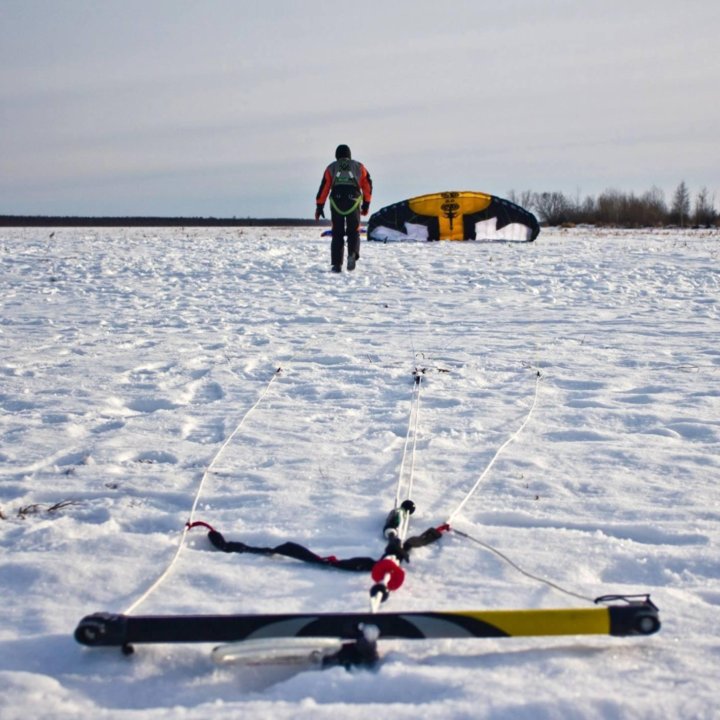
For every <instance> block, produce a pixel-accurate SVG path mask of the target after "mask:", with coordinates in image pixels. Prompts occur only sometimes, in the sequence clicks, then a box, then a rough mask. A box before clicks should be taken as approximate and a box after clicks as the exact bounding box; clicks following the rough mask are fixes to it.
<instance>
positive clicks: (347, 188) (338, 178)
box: [315, 145, 372, 272]
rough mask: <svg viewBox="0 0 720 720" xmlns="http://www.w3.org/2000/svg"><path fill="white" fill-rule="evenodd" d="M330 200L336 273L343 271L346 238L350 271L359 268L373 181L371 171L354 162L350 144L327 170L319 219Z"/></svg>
mask: <svg viewBox="0 0 720 720" xmlns="http://www.w3.org/2000/svg"><path fill="white" fill-rule="evenodd" d="M328 196H329V197H330V211H331V212H330V214H331V217H332V242H331V243H330V260H331V263H332V269H333V272H341V271H342V263H343V254H344V251H345V236H347V246H348V258H347V269H348V270H354V269H355V261H356V260H357V259H358V258H359V257H360V214H361V213H362V214H363V215H367V214H368V210H369V209H370V201H371V200H372V179H371V177H370V173H369V172H368V171H367V168H366V167H365V166H364V165H363V164H362V163H361V162H359V161H357V160H353V159H352V157H351V155H350V148H349V147H348V146H347V145H338V147H337V150H335V162H331V163H330V164H329V165H328V166H327V168H326V169H325V173H324V174H323V179H322V182H321V183H320V189H319V190H318V194H317V198H316V199H315V202H316V208H315V219H316V220H319V219H320V218H321V217H325V201H326V200H327V199H328Z"/></svg>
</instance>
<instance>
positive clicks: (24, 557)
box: [0, 228, 720, 720]
mask: <svg viewBox="0 0 720 720" xmlns="http://www.w3.org/2000/svg"><path fill="white" fill-rule="evenodd" d="M719 251H720V233H717V232H714V233H712V232H709V231H685V232H681V231H676V230H675V231H635V232H629V231H610V230H606V231H599V230H592V229H582V228H578V229H576V230H572V231H545V232H543V233H542V234H541V235H540V237H539V239H538V240H537V241H536V242H535V243H533V244H519V243H517V244H516V243H508V244H504V243H480V242H477V243H450V242H447V243H406V244H402V243H395V244H387V245H383V244H380V243H371V242H364V243H363V246H362V257H361V260H360V262H359V264H358V269H357V270H356V271H355V273H353V274H349V273H343V274H342V275H340V276H337V275H334V274H332V273H330V272H328V270H329V241H328V240H327V239H326V238H320V236H319V232H318V231H317V230H316V229H280V230H278V229H274V228H266V229H252V230H238V229H223V228H220V229H217V228H214V229H187V230H183V229H149V228H133V229H112V230H108V229H57V230H55V231H54V232H53V231H52V230H51V229H47V228H33V229H9V230H8V229H1V230H0V252H1V253H2V256H1V258H0V260H1V266H0V286H1V287H2V317H1V318H0V347H1V348H2V353H1V355H0V413H1V414H0V443H1V444H0V513H1V514H2V515H1V517H0V593H1V594H2V614H1V615H0V718H2V720H14V719H15V718H18V719H19V718H28V717H32V718H35V719H37V718H83V719H84V718H88V719H89V718H92V719H93V720H96V719H97V718H109V717H111V718H143V719H145V718H147V719H151V720H156V719H159V718H202V719H203V720H213V719H214V718H229V717H233V718H236V717H269V718H330V717H333V718H335V717H338V718H339V717H342V718H349V719H351V720H352V719H353V718H361V717H362V718H366V717H385V716H391V717H393V718H419V717H429V716H431V714H432V715H435V714H438V715H439V716H441V717H444V718H502V719H503V720H510V719H511V718H512V719H513V720H515V719H516V718H527V719H528V720H530V719H532V720H537V719H538V718H673V719H676V718H706V719H709V718H714V717H718V714H717V713H718V711H717V707H720V683H719V682H718V677H720V637H719V636H718V633H719V630H720V610H719V606H720V580H719V578H720V553H719V552H718V540H719V539H720V529H719V524H718V521H719V520H720V489H719V488H718V478H719V476H720V473H719V470H720V345H719V344H718V329H719V328H718V316H719V314H720V313H719V310H718V301H719V300H720V269H719V267H720V265H719ZM416 367H418V368H421V369H424V370H425V375H424V382H423V384H422V389H421V402H420V415H419V425H418V429H419V434H418V443H417V449H416V454H415V491H414V493H413V497H414V500H415V502H416V504H417V506H418V511H417V513H416V515H415V516H414V519H413V527H414V528H415V529H416V530H418V531H419V530H424V529H425V528H426V527H428V526H430V525H437V524H439V523H441V522H442V521H443V520H445V519H446V518H447V517H448V515H449V514H450V513H451V512H452V511H453V510H454V508H455V507H456V506H457V505H458V503H459V502H460V501H461V500H462V498H463V497H464V496H465V494H466V493H467V491H468V490H469V489H470V487H471V486H472V485H473V483H474V482H475V481H476V480H477V479H478V478H479V476H480V475H481V473H482V472H483V471H484V469H485V468H486V467H487V465H488V463H489V462H490V460H491V458H492V456H493V455H494V453H495V452H496V451H497V449H498V448H499V447H500V446H501V445H502V444H503V443H504V442H505V441H506V440H507V439H508V438H509V437H510V436H512V434H513V433H515V432H516V431H517V430H518V428H519V427H520V425H521V423H522V422H523V420H524V419H525V418H526V417H527V415H528V412H529V410H530V408H531V405H532V402H533V398H534V393H535V386H536V373H537V371H538V370H540V372H541V373H542V380H541V382H540V383H539V384H538V395H537V404H536V406H535V410H534V412H533V414H532V417H531V419H530V422H529V423H528V424H527V426H526V427H525V429H524V430H523V431H522V433H521V434H520V435H519V436H518V438H517V439H516V440H515V441H514V442H513V443H512V444H511V445H509V446H508V447H507V449H506V450H505V451H504V453H503V454H502V455H501V456H500V457H499V459H498V461H497V462H496V463H495V465H494V466H493V467H492V469H491V470H490V472H489V473H488V474H487V476H486V477H485V478H484V479H483V481H482V483H481V484H480V486H479V488H478V490H477V493H476V494H475V495H474V496H473V497H472V499H471V500H470V501H469V502H468V504H467V505H466V506H465V507H464V509H463V511H462V512H461V513H460V514H459V515H458V516H457V517H456V518H455V525H456V527H457V528H458V529H459V530H463V531H464V532H467V533H470V534H471V535H473V536H474V537H476V538H478V539H481V540H482V541H483V542H486V543H490V544H492V545H493V546H494V547H496V548H497V549H498V550H501V551H502V552H503V553H505V554H507V555H508V556H509V557H510V558H511V559H512V560H513V561H514V562H516V563H518V564H519V565H521V566H522V567H523V568H525V569H526V570H528V571H529V572H532V573H534V574H536V575H540V576H542V577H544V578H547V579H548V580H552V581H553V582H556V583H558V584H560V585H561V586H563V587H564V588H567V589H569V590H572V591H573V592H576V593H579V594H581V595H584V596H590V597H595V596H597V595H602V594H606V593H634V592H650V593H651V594H652V598H653V600H654V601H655V602H656V603H657V605H658V606H659V607H660V610H661V618H662V621H663V628H662V630H661V631H660V633H658V634H657V635H654V636H651V637H645V638H630V639H628V638H611V637H603V636H593V637H587V636H584V637H565V638H559V639H558V638H555V639H552V638H534V639H523V638H513V639H502V640H496V639H491V640H474V641H472V640H471V641H468V640H447V641H434V642H404V643H403V642H387V643H384V644H383V645H382V648H381V651H382V654H383V662H382V664H381V666H380V667H379V668H378V669H377V670H375V671H363V670H357V671H352V672H347V671H345V670H343V669H340V668H336V669H333V670H328V671H325V672H317V671H304V672H298V671H295V670H288V669H279V668H263V669H253V670H251V669H243V668H239V667H217V666H215V665H213V663H212V662H211V660H210V656H209V650H210V647H208V646H205V645H180V646H167V645H160V646H140V647H139V648H138V650H137V652H136V654H135V655H134V656H132V657H125V656H123V655H122V654H121V653H120V652H119V651H117V650H114V649H87V648H84V647H81V646H80V645H78V644H76V643H75V641H74V640H73V637H72V633H73V630H74V628H75V626H76V624H77V622H78V621H79V620H80V619H81V618H82V617H83V616H85V615H87V614H89V613H91V612H94V611H97V610H108V611H117V612H121V611H124V610H126V609H128V608H130V607H132V606H133V604H135V603H136V602H137V601H138V599H140V598H141V597H142V595H143V593H144V592H145V591H146V590H147V589H148V587H150V585H151V583H152V582H153V581H154V580H155V579H156V578H157V577H158V575H159V574H160V573H161V572H162V571H163V570H165V569H166V568H167V567H168V564H169V563H170V562H171V560H172V558H173V556H174V554H175V552H176V549H177V547H178V543H179V541H180V538H181V534H182V528H183V525H184V523H185V521H186V520H187V519H188V517H189V514H190V511H191V508H192V505H193V502H194V501H195V499H196V497H197V493H198V490H200V496H199V498H198V504H197V508H196V511H195V515H194V517H195V519H199V520H205V521H207V522H209V523H212V524H213V525H214V526H216V527H217V528H218V529H219V530H221V531H222V532H224V533H225V535H226V536H227V537H228V538H230V539H237V540H243V541H245V542H249V543H258V544H266V545H274V544H278V543H280V542H282V541H284V540H295V541H297V542H301V543H304V544H307V545H309V546H310V547H311V548H312V549H314V550H315V551H316V552H319V553H320V554H335V555H338V556H349V555H379V554H380V553H381V551H382V548H383V546H384V543H383V540H382V538H381V537H380V528H381V525H382V522H383V519H384V517H385V514H386V513H387V511H388V510H389V509H390V508H391V506H392V502H393V499H394V496H395V487H396V483H397V481H398V472H399V467H400V462H401V459H402V453H403V446H404V442H405V436H406V433H407V429H408V413H409V410H410V401H411V398H412V371H413V370H414V369H415V368H416ZM277 368H281V372H280V373H279V374H277V375H275V371H276V370H277ZM258 400H260V402H259V403H258V404H257V407H256V408H255V409H254V410H253V411H252V412H251V413H250V414H249V415H247V418H246V420H245V422H244V423H243V424H242V426H241V427H240V428H239V430H238V431H237V433H236V434H235V436H234V437H233V439H232V441H231V442H230V443H229V444H228V445H227V447H226V448H225V449H224V450H223V452H222V453H221V454H220V455H219V456H217V454H218V451H219V450H220V448H221V446H222V443H223V442H224V440H225V439H226V438H228V437H229V436H230V434H231V433H232V432H233V431H234V430H237V429H238V425H239V423H240V422H241V420H242V419H243V418H244V417H245V416H246V413H248V411H249V410H250V409H251V408H252V407H253V405H254V404H255V403H256V402H258ZM213 459H216V461H215V464H214V465H213V468H212V472H210V473H208V474H206V476H205V477H206V480H205V482H204V484H203V485H202V487H201V486H200V482H201V479H202V478H203V476H204V474H205V470H206V469H207V468H208V465H209V464H210V463H211V462H212V461H213ZM369 585H370V582H369V578H368V577H366V576H365V575H364V574H359V575H356V574H344V573H340V572H337V571H331V570H324V569H315V568H312V567H309V566H305V565H301V564H299V563H296V562H294V561H292V560H285V559H278V558H273V559H268V558H263V557H252V556H239V555H226V554H223V553H218V552H215V551H213V550H212V548H211V547H210V545H209V543H208V542H207V539H206V536H205V533H204V532H202V531H199V530H198V531H193V532H191V533H189V534H188V535H187V540H186V542H185V544H184V545H183V547H182V551H181V552H180V554H179V556H178V559H177V562H176V563H175V565H174V566H173V567H172V569H171V572H170V574H169V576H168V577H167V578H166V579H165V580H164V581H163V582H162V583H161V584H160V585H159V587H158V588H157V589H156V590H155V591H154V592H152V593H151V594H150V596H149V597H148V598H147V599H146V600H144V601H143V602H142V603H141V604H140V606H139V607H138V608H137V609H136V610H135V612H142V613H143V614H150V613H163V614H164V613H186V612H193V613H218V612H256V611H269V612H273V611H274V612H279V611H308V612H313V611H335V610H358V611H365V610H366V609H367V607H368V601H367V591H368V589H369ZM586 605H587V603H584V602H583V601H582V600H579V599H577V598H573V597H570V596H567V595H564V594H562V593H560V592H557V591H555V590H552V589H551V588H549V587H548V586H547V585H544V584H542V583H539V582H535V581H532V580H530V579H529V578H527V577H525V576H523V575H521V574H520V573H518V572H517V571H516V570H515V569H513V567H511V566H510V565H508V564H507V563H505V562H503V561H502V560H501V559H499V558H498V557H497V556H496V555H494V554H492V553H491V552H488V551H487V550H484V549H483V548H482V547H480V546H479V545H477V544H475V543H472V542H469V541H468V540H466V539H465V538H463V537H461V536H459V535H456V534H455V535H454V534H452V533H450V534H449V535H447V536H446V537H445V538H444V539H443V540H442V541H441V542H440V543H437V544H435V545H433V546H431V547H428V548H425V549H422V550H418V551H416V553H415V555H414V558H413V562H412V563H411V564H410V566H409V567H408V578H407V580H406V583H405V585H404V586H403V587H402V588H401V589H400V590H399V591H398V592H397V593H395V594H394V595H393V596H392V597H391V599H390V600H389V601H388V603H387V609H388V610H391V609H392V610H407V609H415V610H427V609H494V608H538V607H573V606H582V607H585V606H586Z"/></svg>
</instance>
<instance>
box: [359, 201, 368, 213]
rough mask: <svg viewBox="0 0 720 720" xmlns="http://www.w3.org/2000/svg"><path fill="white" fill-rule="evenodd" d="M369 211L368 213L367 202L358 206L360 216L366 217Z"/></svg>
mask: <svg viewBox="0 0 720 720" xmlns="http://www.w3.org/2000/svg"><path fill="white" fill-rule="evenodd" d="M369 211H370V203H369V202H364V203H363V204H362V205H361V206H360V213H361V214H362V215H367V214H368V212H369Z"/></svg>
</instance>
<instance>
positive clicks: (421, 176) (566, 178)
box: [0, 0, 720, 217]
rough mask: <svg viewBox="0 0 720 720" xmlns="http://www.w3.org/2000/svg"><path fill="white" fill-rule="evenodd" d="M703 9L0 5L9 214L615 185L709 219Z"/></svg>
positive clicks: (710, 48) (716, 66)
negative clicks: (342, 151)
mask: <svg viewBox="0 0 720 720" xmlns="http://www.w3.org/2000/svg"><path fill="white" fill-rule="evenodd" d="M719 37H720V3H718V2H716V1H715V0H683V2H678V1H677V0H604V1H597V2H595V1H594V0H593V1H592V2H590V1H587V0H567V1H565V0H546V1H544V0H502V2H498V0H493V2H488V1H486V0H445V2H440V1H438V0H382V1H380V0H363V2H353V3H351V2H347V3H346V2H343V3H335V2H329V1H328V0H324V1H322V2H321V1H319V0H296V1H293V0H257V1H256V2H251V1H250V0H0V214H25V213H28V214H83V215H88V214H92V215H111V214H120V215H149V214H153V215H197V216H216V217H232V216H237V217H244V216H266V217H267V216H283V217H287V216H292V217H301V216H310V215H312V212H313V208H314V199H315V193H316V192H317V187H318V185H319V182H320V177H321V175H322V171H323V170H324V168H325V166H326V165H327V163H328V162H330V160H332V159H333V154H334V150H335V146H336V145H338V144H339V143H347V144H348V145H350V147H351V148H352V151H353V156H354V157H356V158H358V159H359V160H361V161H363V162H364V163H365V164H366V165H367V166H368V169H369V170H370V172H371V174H372V176H373V180H374V182H375V188H376V191H375V199H374V202H373V209H378V208H379V207H380V206H382V205H386V204H389V203H392V202H396V201H398V200H402V199H405V198H407V197H411V196H413V195H418V194H421V193H426V192H437V191H440V190H451V189H455V190H481V191H484V192H489V193H492V194H497V195H500V196H505V195H507V193H508V191H509V190H511V189H514V190H516V191H521V190H526V189H532V190H536V191H541V190H560V191H563V192H565V193H568V194H571V195H573V196H574V195H575V194H576V193H578V192H579V193H580V194H581V195H582V196H584V195H586V194H592V195H597V194H598V193H599V192H601V191H602V190H604V189H606V188H616V189H619V190H623V191H626V192H630V191H634V192H638V193H641V192H644V191H646V190H649V189H650V188H651V187H652V186H653V185H656V186H658V187H660V188H661V189H663V190H664V191H665V193H666V198H667V199H668V200H669V199H670V196H671V193H672V191H673V190H674V188H675V187H676V186H677V184H678V183H679V182H680V181H681V180H685V182H686V183H687V184H688V186H689V187H690V189H691V191H692V193H693V195H694V194H695V192H696V191H697V190H698V189H700V188H701V187H703V186H705V187H707V188H708V189H709V190H710V191H711V192H712V193H715V196H716V207H717V206H718V205H720V174H719V170H718V167H719V165H720V50H718V42H719V41H718V38H719Z"/></svg>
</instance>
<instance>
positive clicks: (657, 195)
mask: <svg viewBox="0 0 720 720" xmlns="http://www.w3.org/2000/svg"><path fill="white" fill-rule="evenodd" d="M507 199H508V200H510V201H511V202H514V203H517V204H518V205H520V206H521V207H524V208H526V209H527V210H530V211H531V212H534V213H535V214H536V215H537V217H538V220H539V221H540V222H541V223H542V224H543V225H550V226H552V225H580V224H587V225H609V226H615V227H659V226H663V225H672V226H677V227H716V226H719V225H720V213H718V211H717V210H716V209H715V196H714V195H713V194H711V193H710V192H709V191H708V189H707V188H702V189H701V190H700V191H698V193H697V194H696V195H695V196H694V197H692V196H691V193H690V190H689V189H688V187H687V185H686V184H685V182H684V181H683V182H681V183H680V184H679V185H678V186H677V188H676V189H675V192H674V193H673V196H672V198H671V199H670V202H669V203H668V202H667V201H666V200H665V195H664V193H663V191H662V190H660V189H659V188H657V187H653V188H651V189H650V190H648V191H647V192H645V193H643V194H641V195H636V194H635V193H632V192H631V193H627V192H623V191H621V190H613V189H610V190H605V191H604V192H602V193H600V195H598V196H597V197H593V196H590V195H588V196H586V197H585V198H580V196H579V194H578V196H576V197H570V196H568V195H565V194H563V193H561V192H539V193H538V192H533V191H531V190H525V191H523V192H520V193H517V192H515V191H514V190H511V191H510V192H509V193H508V194H507ZM328 224H329V221H327V220H320V221H317V220H309V219H307V218H236V217H233V218H202V217H76V216H52V217H51V216H40V215H0V227H25V226H29V227H32V226H35V227H220V226H222V227H278V226H279V227H290V226H313V225H328Z"/></svg>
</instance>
